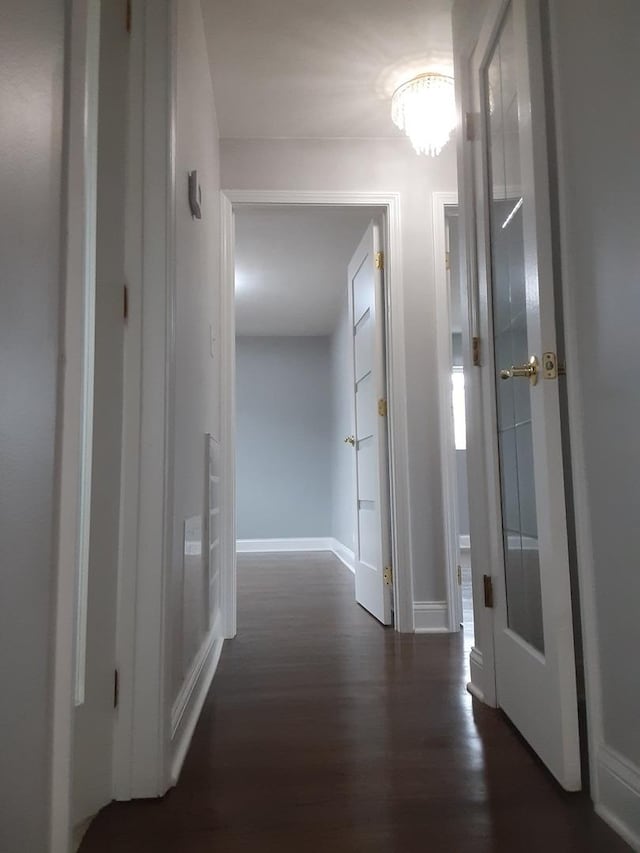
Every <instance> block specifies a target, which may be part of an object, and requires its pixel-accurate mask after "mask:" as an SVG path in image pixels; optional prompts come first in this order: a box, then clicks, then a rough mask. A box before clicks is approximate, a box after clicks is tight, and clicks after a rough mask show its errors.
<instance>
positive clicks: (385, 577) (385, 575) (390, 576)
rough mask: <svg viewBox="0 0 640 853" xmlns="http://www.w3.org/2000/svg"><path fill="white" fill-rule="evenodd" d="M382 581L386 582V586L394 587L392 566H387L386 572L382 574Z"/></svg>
mask: <svg viewBox="0 0 640 853" xmlns="http://www.w3.org/2000/svg"><path fill="white" fill-rule="evenodd" d="M382 579H383V580H384V582H385V585H386V586H392V584H393V569H392V568H391V566H385V567H384V571H383V573H382Z"/></svg>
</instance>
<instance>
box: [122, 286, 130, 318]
mask: <svg viewBox="0 0 640 853" xmlns="http://www.w3.org/2000/svg"><path fill="white" fill-rule="evenodd" d="M122 317H123V319H125V320H128V319H129V288H128V287H127V285H126V284H125V286H124V288H123V291H122Z"/></svg>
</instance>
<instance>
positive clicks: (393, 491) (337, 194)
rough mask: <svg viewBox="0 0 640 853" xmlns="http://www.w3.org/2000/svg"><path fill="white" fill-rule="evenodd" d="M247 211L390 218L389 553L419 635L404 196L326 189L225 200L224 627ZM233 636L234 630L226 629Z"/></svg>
mask: <svg viewBox="0 0 640 853" xmlns="http://www.w3.org/2000/svg"><path fill="white" fill-rule="evenodd" d="M245 204H276V205H281V204H297V205H314V206H319V205H320V206H323V205H332V206H336V205H337V206H340V205H350V206H365V207H380V208H381V209H382V211H383V213H384V229H385V231H384V236H385V245H386V249H387V255H386V257H385V267H386V269H385V280H386V281H385V284H386V287H385V293H384V296H385V306H384V311H385V315H386V321H387V325H386V345H387V379H388V425H387V426H388V430H389V472H390V498H391V501H390V502H391V519H392V527H391V546H392V554H393V568H394V584H393V601H394V608H393V611H394V626H395V628H396V630H397V631H399V632H405V633H410V632H412V631H413V577H412V568H411V535H410V530H411V507H410V501H409V461H408V448H407V443H408V438H407V417H406V370H405V351H404V347H405V336H404V307H403V301H404V300H403V282H402V240H401V223H400V196H399V194H398V193H397V192H377V191H370V192H352V191H333V190H332V191H326V190H233V189H228V190H224V191H223V192H222V193H221V224H222V253H221V263H222V281H223V288H222V295H223V305H222V316H221V331H220V335H221V340H220V349H221V361H222V365H223V366H222V370H221V373H222V377H221V379H222V395H223V406H222V408H223V416H222V442H221V444H222V454H223V459H222V465H223V481H224V507H225V509H224V514H223V519H222V539H221V547H222V560H223V566H224V571H223V602H224V605H223V606H224V613H225V624H226V625H228V626H234V625H235V609H236V607H235V589H236V566H235V547H236V537H235V500H234V490H235V482H234V480H235V477H234V464H235V463H234V452H233V437H234V432H235V416H234V387H233V386H234V381H235V376H234V348H235V340H234V336H235V326H234V312H233V308H234V305H233V292H234V252H233V244H234V228H233V218H234V213H233V211H234V208H237V207H238V206H241V205H245ZM227 630H228V631H229V630H230V629H229V628H228V629H227Z"/></svg>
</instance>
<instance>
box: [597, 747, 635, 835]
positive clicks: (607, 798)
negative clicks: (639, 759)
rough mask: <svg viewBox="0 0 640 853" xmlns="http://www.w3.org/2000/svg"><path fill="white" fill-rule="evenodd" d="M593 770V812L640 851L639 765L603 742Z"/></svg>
mask: <svg viewBox="0 0 640 853" xmlns="http://www.w3.org/2000/svg"><path fill="white" fill-rule="evenodd" d="M596 773H597V781H598V785H597V790H598V796H597V801H596V802H595V810H596V812H597V813H598V814H599V815H600V817H601V818H602V819H603V820H605V821H606V822H607V823H608V824H609V825H610V826H611V827H612V829H614V830H615V831H616V832H617V833H618V835H621V836H622V838H624V840H625V841H626V842H627V844H629V845H630V846H631V847H632V848H633V850H638V851H640V767H637V766H636V765H635V764H633V763H632V762H630V761H629V760H628V759H626V758H624V757H623V756H622V755H620V754H619V753H618V752H616V750H614V749H611V747H608V746H606V745H604V744H602V745H601V746H600V748H599V750H598V757H597V764H596Z"/></svg>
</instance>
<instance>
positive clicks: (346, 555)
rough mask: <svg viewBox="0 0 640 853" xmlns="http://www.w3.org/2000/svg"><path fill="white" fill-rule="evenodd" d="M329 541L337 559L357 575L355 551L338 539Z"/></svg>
mask: <svg viewBox="0 0 640 853" xmlns="http://www.w3.org/2000/svg"><path fill="white" fill-rule="evenodd" d="M329 541H330V542H331V550H332V551H333V553H334V554H335V555H336V557H337V558H338V559H339V560H340V561H341V562H343V563H344V565H345V566H346V567H347V568H348V569H349V571H350V572H351V573H352V574H354V575H355V573H356V567H355V554H354V553H353V551H351V550H350V549H349V548H347V546H346V545H343V544H342V542H338V540H337V539H330V540H329Z"/></svg>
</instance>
